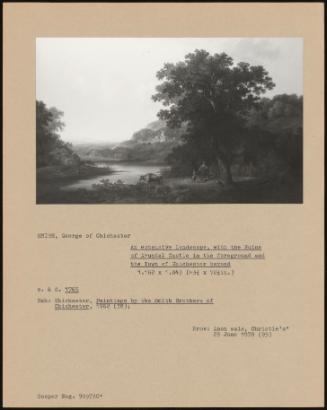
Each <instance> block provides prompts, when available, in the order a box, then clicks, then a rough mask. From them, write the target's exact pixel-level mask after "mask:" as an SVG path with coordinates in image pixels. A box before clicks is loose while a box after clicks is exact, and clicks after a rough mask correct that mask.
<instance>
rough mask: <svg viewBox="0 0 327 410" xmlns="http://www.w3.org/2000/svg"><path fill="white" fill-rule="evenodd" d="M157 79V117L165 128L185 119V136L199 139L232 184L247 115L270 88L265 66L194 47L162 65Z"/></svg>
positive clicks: (196, 140)
mask: <svg viewBox="0 0 327 410" xmlns="http://www.w3.org/2000/svg"><path fill="white" fill-rule="evenodd" d="M157 78H158V79H159V80H160V81H161V83H160V84H159V85H158V86H157V87H156V91H157V93H156V94H155V95H153V96H152V98H153V100H154V101H161V102H162V103H163V105H164V107H166V108H164V109H162V110H160V112H159V113H158V117H159V118H160V119H163V120H166V121H167V124H168V126H170V127H178V126H180V125H181V124H182V123H185V122H186V123H187V125H188V126H187V132H186V135H185V138H186V141H187V142H188V143H189V144H191V145H192V144H193V143H194V145H199V144H198V142H199V140H201V144H200V145H201V146H202V147H203V146H205V147H206V149H207V151H208V155H210V156H212V157H214V158H215V160H216V161H217V162H220V163H222V164H223V166H224V168H225V173H226V182H227V183H232V173H231V165H232V163H233V159H234V157H235V155H237V154H239V152H240V150H242V148H243V145H244V136H245V134H246V132H247V129H246V127H245V123H246V114H247V112H248V111H249V110H250V109H251V107H253V106H255V104H256V103H257V102H258V101H259V100H260V96H261V94H263V93H264V92H265V91H266V90H270V89H272V88H273V87H274V83H273V81H272V79H271V78H270V77H269V75H268V73H267V71H266V70H265V69H264V68H263V67H262V66H251V65H250V64H248V63H244V62H241V63H238V64H237V65H234V63H233V59H232V58H231V57H229V56H228V55H227V54H226V53H221V54H214V55H210V54H209V53H208V52H207V51H205V50H195V52H194V53H190V54H187V55H186V56H185V60H184V61H182V62H178V63H176V64H171V63H167V64H165V65H164V67H163V68H162V69H161V70H160V71H158V73H157Z"/></svg>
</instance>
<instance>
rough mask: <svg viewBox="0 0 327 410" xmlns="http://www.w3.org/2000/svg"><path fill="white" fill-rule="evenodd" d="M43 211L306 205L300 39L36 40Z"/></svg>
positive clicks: (39, 180)
mask: <svg viewBox="0 0 327 410" xmlns="http://www.w3.org/2000/svg"><path fill="white" fill-rule="evenodd" d="M36 203H37V204H220V203H221V204H228V203H230V204H237V203H240V204H246V203H253V204H260V203H270V204H275V203H276V204H278V203H295V204H301V203H303V41H302V38H295V37H290V38H278V37H274V38H268V37H265V38H249V37H243V38H234V37H231V38H74V37H69V38H64V37H60V38H55V37H52V38H37V40H36Z"/></svg>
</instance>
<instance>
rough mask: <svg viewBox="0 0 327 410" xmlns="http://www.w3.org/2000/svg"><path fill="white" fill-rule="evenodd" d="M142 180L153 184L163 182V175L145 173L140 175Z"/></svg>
mask: <svg viewBox="0 0 327 410" xmlns="http://www.w3.org/2000/svg"><path fill="white" fill-rule="evenodd" d="M140 182H145V183H146V184H151V183H153V182H154V183H157V184H161V182H162V176H161V175H156V174H152V173H150V174H145V175H142V176H140Z"/></svg>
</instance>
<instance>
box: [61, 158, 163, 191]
mask: <svg viewBox="0 0 327 410" xmlns="http://www.w3.org/2000/svg"><path fill="white" fill-rule="evenodd" d="M95 165H96V166H97V167H99V168H105V167H110V169H111V170H112V171H113V173H112V174H109V175H97V176H96V177H93V178H84V179H80V180H78V181H76V182H74V183H72V184H69V185H66V186H65V187H62V189H64V190H69V191H71V190H75V189H80V188H83V189H93V184H96V183H99V181H100V180H101V179H108V180H109V181H110V182H117V181H118V180H121V181H122V182H124V183H125V184H136V183H137V182H138V181H139V179H140V176H141V175H144V174H148V173H153V174H157V175H159V174H160V173H161V172H162V171H163V170H165V169H169V167H168V166H166V165H144V164H128V163H108V162H97V163H96V164H95Z"/></svg>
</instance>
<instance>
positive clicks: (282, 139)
mask: <svg viewBox="0 0 327 410" xmlns="http://www.w3.org/2000/svg"><path fill="white" fill-rule="evenodd" d="M247 126H248V127H249V129H250V130H251V134H252V135H253V136H254V138H252V141H253V140H254V144H255V145H256V150H255V149H253V148H251V147H250V146H249V147H248V151H252V153H256V151H257V152H258V150H259V149H260V148H262V147H264V148H265V151H272V150H273V151H274V152H275V153H276V154H277V155H278V156H279V158H281V159H282V160H283V161H284V163H285V164H286V165H287V166H288V167H289V170H290V172H291V173H292V174H293V175H294V176H298V177H299V176H301V175H302V155H303V97H302V96H297V95H296V94H291V95H288V94H280V95H275V96H274V97H273V98H272V99H268V98H262V99H261V101H260V102H259V103H258V104H257V105H256V107H253V108H252V109H251V110H250V112H249V114H248V119H247Z"/></svg>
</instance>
